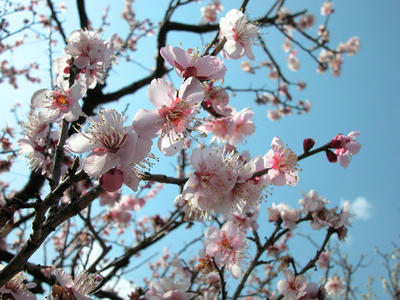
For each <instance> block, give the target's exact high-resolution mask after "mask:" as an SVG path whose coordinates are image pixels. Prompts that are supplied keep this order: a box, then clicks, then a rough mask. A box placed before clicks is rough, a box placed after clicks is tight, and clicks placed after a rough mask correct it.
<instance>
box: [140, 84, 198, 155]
mask: <svg viewBox="0 0 400 300" xmlns="http://www.w3.org/2000/svg"><path fill="white" fill-rule="evenodd" d="M147 97H148V98H149V100H150V102H152V103H153V104H154V106H155V107H156V109H154V110H146V109H140V110H139V111H138V113H137V114H136V116H135V119H134V121H133V128H134V129H135V130H136V131H137V132H140V135H141V136H142V137H144V138H153V137H155V136H156V135H157V133H158V132H160V138H159V139H158V148H159V149H160V150H161V152H163V153H164V154H165V155H168V156H170V155H174V154H175V153H177V152H178V151H179V150H181V149H182V148H183V146H184V141H185V139H186V138H188V137H190V136H191V133H192V131H197V132H199V130H198V129H197V128H196V127H197V126H198V124H197V123H198V121H197V120H196V117H195V115H196V114H197V113H198V112H199V111H198V107H199V104H200V103H201V101H202V100H203V98H204V91H203V87H202V85H201V84H200V82H199V81H198V80H197V79H196V78H193V77H192V78H189V79H187V80H185V82H184V83H183V84H182V85H181V87H180V89H179V92H178V94H177V93H176V90H175V89H174V87H173V86H172V84H171V83H169V82H167V81H165V80H164V79H153V81H152V82H151V84H150V87H149V90H148V92H147ZM196 121H197V123H196ZM192 122H195V124H193V125H192ZM199 133H201V132H199Z"/></svg>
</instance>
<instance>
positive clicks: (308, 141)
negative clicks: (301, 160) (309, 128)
mask: <svg viewBox="0 0 400 300" xmlns="http://www.w3.org/2000/svg"><path fill="white" fill-rule="evenodd" d="M314 144H315V142H314V140H313V139H312V138H306V139H304V141H303V150H304V152H308V151H310V150H311V148H312V147H314Z"/></svg>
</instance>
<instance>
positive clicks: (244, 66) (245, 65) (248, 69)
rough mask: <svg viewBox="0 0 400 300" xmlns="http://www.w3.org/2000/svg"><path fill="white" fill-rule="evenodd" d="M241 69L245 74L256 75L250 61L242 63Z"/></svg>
mask: <svg viewBox="0 0 400 300" xmlns="http://www.w3.org/2000/svg"><path fill="white" fill-rule="evenodd" d="M240 69H242V71H243V72H247V73H251V74H254V73H255V71H254V68H253V66H252V65H251V62H250V61H242V62H241V63H240Z"/></svg>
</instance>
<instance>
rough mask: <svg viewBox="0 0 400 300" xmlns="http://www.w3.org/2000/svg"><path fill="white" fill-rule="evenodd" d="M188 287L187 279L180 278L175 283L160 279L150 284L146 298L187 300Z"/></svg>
mask: <svg viewBox="0 0 400 300" xmlns="http://www.w3.org/2000/svg"><path fill="white" fill-rule="evenodd" d="M189 286H190V280H189V278H181V279H180V280H178V281H176V282H174V280H172V279H170V278H162V279H160V280H158V281H152V282H151V283H150V287H149V290H148V291H147V293H146V297H147V299H148V300H189V299H190V294H188V293H186V291H187V290H188V289H189Z"/></svg>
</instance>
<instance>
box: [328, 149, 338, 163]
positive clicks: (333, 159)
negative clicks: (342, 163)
mask: <svg viewBox="0 0 400 300" xmlns="http://www.w3.org/2000/svg"><path fill="white" fill-rule="evenodd" d="M325 153H326V157H327V158H328V160H329V162H331V163H335V162H337V159H338V158H337V155H336V154H335V153H334V152H332V151H331V150H325Z"/></svg>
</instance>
